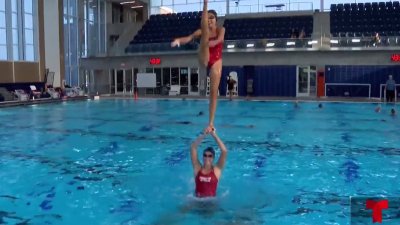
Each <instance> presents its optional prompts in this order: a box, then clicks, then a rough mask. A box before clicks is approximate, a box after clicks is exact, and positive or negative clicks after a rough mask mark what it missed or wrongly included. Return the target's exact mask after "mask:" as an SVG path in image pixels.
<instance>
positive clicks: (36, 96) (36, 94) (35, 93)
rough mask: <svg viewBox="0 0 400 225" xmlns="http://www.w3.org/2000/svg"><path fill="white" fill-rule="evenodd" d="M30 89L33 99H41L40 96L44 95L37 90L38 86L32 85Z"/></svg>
mask: <svg viewBox="0 0 400 225" xmlns="http://www.w3.org/2000/svg"><path fill="white" fill-rule="evenodd" d="M29 87H30V88H31V93H32V95H33V97H34V98H40V95H41V94H42V93H41V92H40V91H38V90H37V89H36V86H35V85H30V86H29Z"/></svg>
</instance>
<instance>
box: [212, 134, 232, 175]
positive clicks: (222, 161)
mask: <svg viewBox="0 0 400 225" xmlns="http://www.w3.org/2000/svg"><path fill="white" fill-rule="evenodd" d="M211 136H213V138H214V140H215V141H216V142H217V144H218V147H219V149H221V155H220V156H219V159H218V162H217V167H218V168H219V169H220V170H222V169H223V168H224V166H225V161H226V156H227V155H228V150H227V149H226V146H225V144H224V142H222V140H221V139H220V138H219V137H218V135H217V133H216V132H215V131H214V132H211Z"/></svg>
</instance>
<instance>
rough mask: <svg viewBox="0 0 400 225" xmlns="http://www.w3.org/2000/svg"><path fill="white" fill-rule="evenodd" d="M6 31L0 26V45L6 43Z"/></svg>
mask: <svg viewBox="0 0 400 225" xmlns="http://www.w3.org/2000/svg"><path fill="white" fill-rule="evenodd" d="M5 33H6V29H5V28H0V34H1V35H0V45H7V35H4V34H5Z"/></svg>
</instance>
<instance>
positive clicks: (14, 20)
mask: <svg viewBox="0 0 400 225" xmlns="http://www.w3.org/2000/svg"><path fill="white" fill-rule="evenodd" d="M12 28H18V14H17V13H13V14H12Z"/></svg>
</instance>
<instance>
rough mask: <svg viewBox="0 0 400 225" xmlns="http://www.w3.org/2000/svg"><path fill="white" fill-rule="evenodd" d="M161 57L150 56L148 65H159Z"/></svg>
mask: <svg viewBox="0 0 400 225" xmlns="http://www.w3.org/2000/svg"><path fill="white" fill-rule="evenodd" d="M160 64H161V59H160V58H150V65H160Z"/></svg>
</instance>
